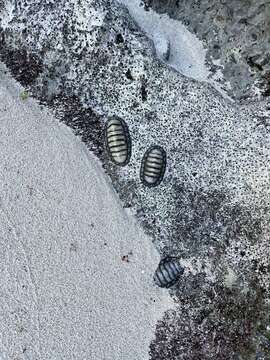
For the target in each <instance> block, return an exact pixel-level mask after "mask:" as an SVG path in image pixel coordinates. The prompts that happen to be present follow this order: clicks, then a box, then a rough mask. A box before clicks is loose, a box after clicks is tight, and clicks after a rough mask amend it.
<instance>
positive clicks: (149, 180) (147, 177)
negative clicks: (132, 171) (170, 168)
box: [140, 145, 167, 187]
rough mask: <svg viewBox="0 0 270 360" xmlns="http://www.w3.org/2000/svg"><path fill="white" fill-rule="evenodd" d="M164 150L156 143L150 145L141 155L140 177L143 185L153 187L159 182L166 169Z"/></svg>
mask: <svg viewBox="0 0 270 360" xmlns="http://www.w3.org/2000/svg"><path fill="white" fill-rule="evenodd" d="M166 163H167V160H166V152H165V150H164V149H163V148H162V147H161V146H158V145H154V146H151V147H150V148H149V149H148V150H147V151H146V153H145V154H144V156H143V159H142V165H141V171H140V177H141V181H142V183H143V184H144V185H146V186H148V187H154V186H157V185H159V184H160V183H161V181H162V180H163V177H164V173H165V170H166Z"/></svg>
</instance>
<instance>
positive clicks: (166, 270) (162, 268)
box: [154, 257, 184, 288]
mask: <svg viewBox="0 0 270 360" xmlns="http://www.w3.org/2000/svg"><path fill="white" fill-rule="evenodd" d="M183 272H184V269H183V267H182V266H181V265H180V262H179V259H177V258H172V257H167V258H165V259H163V260H161V261H160V263H159V265H158V268H157V270H156V272H155V274H154V282H155V284H156V285H158V286H159V287H161V288H169V287H171V286H173V285H174V284H175V283H176V282H177V281H178V279H179V276H180V275H181V274H183Z"/></svg>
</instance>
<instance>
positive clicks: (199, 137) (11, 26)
mask: <svg viewBox="0 0 270 360" xmlns="http://www.w3.org/2000/svg"><path fill="white" fill-rule="evenodd" d="M134 1H135V0H134ZM179 3H180V2H179ZM130 4H131V5H130V6H131V7H132V4H133V2H132V1H131V0H130ZM142 6H143V4H142ZM217 6H218V5H217ZM145 11H147V9H145ZM130 12H131V14H132V11H131V10H130ZM1 14H2V20H0V29H1V39H2V40H1V43H0V57H1V59H2V61H4V62H5V63H6V65H7V66H8V67H9V69H10V70H11V72H12V73H13V75H14V76H15V77H16V78H17V79H18V80H19V81H21V83H22V84H23V85H24V86H26V87H27V89H29V91H31V92H32V94H33V95H34V96H36V97H37V98H38V99H40V101H42V102H43V103H46V104H48V105H49V106H50V107H51V108H52V109H54V111H55V114H56V116H57V117H58V118H59V119H60V120H61V121H64V122H65V123H66V124H68V125H69V126H71V127H72V128H73V129H74V131H75V133H76V134H78V135H80V136H81V137H82V139H83V141H85V142H86V144H87V146H88V147H89V149H90V150H92V151H94V152H95V153H96V154H97V155H98V156H99V157H100V159H101V160H102V161H103V164H104V167H105V169H106V171H107V173H108V174H109V175H110V176H111V178H112V181H113V184H114V187H115V189H116V190H117V192H118V194H119V196H120V198H121V200H122V202H123V205H124V206H125V207H126V208H129V209H130V212H131V213H132V214H135V215H136V216H137V218H138V219H139V221H140V222H141V223H142V224H143V225H144V228H145V231H147V232H148V233H149V234H150V235H151V236H152V238H153V242H154V244H155V246H156V247H157V249H158V250H159V251H160V253H161V255H162V256H165V255H173V256H176V257H178V258H179V259H180V260H181V263H182V265H183V266H184V267H185V272H184V275H183V276H182V278H181V280H180V281H179V282H178V283H177V285H176V286H175V287H174V288H173V289H172V290H171V291H170V292H171V295H172V296H173V297H174V299H175V301H176V302H177V308H176V309H175V310H173V311H169V312H168V313H167V314H166V315H165V316H164V318H163V319H161V320H160V322H159V323H158V324H157V328H156V338H155V339H154V340H153V341H152V343H151V346H150V358H151V359H152V360H161V359H162V360H163V359H167V360H168V359H169V360H182V359H183V360H193V359H194V360H195V359H196V360H198V359H200V360H204V359H215V360H216V359H220V360H223V359H224V360H234V359H238V360H240V359H245V360H253V359H260V360H262V359H269V358H270V345H269V344H270V343H269V269H270V264H269V255H270V254H269V252H270V249H269V230H270V226H269V205H270V201H269V200H270V187H269V179H270V177H269V158H270V132H269V126H270V123H269V110H270V108H269V105H268V103H267V100H265V99H263V100H262V101H260V102H253V103H252V102H250V103H246V104H245V105H241V104H240V103H238V102H232V101H230V100H229V99H228V98H226V97H224V96H222V94H220V93H219V92H218V91H217V90H216V89H214V88H213V87H212V86H210V85H209V83H207V82H205V81H204V82H198V81H195V80H194V79H191V78H188V77H186V76H183V75H182V74H181V73H179V72H177V71H175V70H174V69H172V68H171V66H167V65H170V64H167V63H166V61H164V59H163V60H162V61H161V60H160V59H158V58H157V54H158V52H157V49H155V41H153V39H150V38H148V37H147V36H146V34H145V33H144V32H143V31H142V30H140V28H139V27H138V26H137V25H136V23H135V22H134V21H133V19H132V18H131V16H130V15H129V13H128V11H127V10H126V9H125V8H124V7H123V6H122V5H121V4H119V3H117V2H113V1H109V0H99V1H98V0H96V1H91V0H73V1H71V0H70V1H33V0H27V1H24V2H20V1H17V2H16V6H15V5H14V3H13V1H8V0H6V1H5V4H4V6H3V7H2V12H1ZM153 19H156V17H155V16H153V18H152V20H153ZM168 21H169V18H168ZM174 21H175V20H174ZM141 26H142V25H141ZM180 28H181V27H179V29H180ZM179 31H180V30H179ZM185 31H187V29H185ZM164 33H166V32H164ZM195 43H196V42H194V43H193V44H195ZM194 46H195V45H194ZM196 49H197V48H195V49H194V51H195V52H196ZM197 50H198V49H197ZM170 51H173V50H172V49H170ZM198 54H201V52H200V51H199V50H198ZM183 58H185V61H186V62H185V64H187V61H188V59H187V58H186V57H183ZM165 60H166V59H165ZM168 62H169V60H168ZM190 64H191V65H192V64H194V62H193V60H192V59H191V61H190ZM180 65H181V64H180ZM243 68H244V67H243ZM179 69H181V66H179ZM184 69H186V67H184ZM241 69H242V68H241ZM186 75H187V74H186ZM239 84H242V81H241V76H240V77H239ZM234 97H237V96H234ZM112 114H116V115H117V116H120V117H122V118H123V119H125V120H126V122H127V124H128V126H129V129H130V133H131V136H132V145H133V155H132V160H131V163H130V164H129V166H127V167H125V168H123V169H118V168H115V167H114V166H113V165H112V164H111V163H110V162H109V161H108V159H107V158H106V155H105V154H104V152H103V134H102V129H103V125H104V122H105V121H106V119H107V117H108V116H109V115H112ZM151 144H159V145H161V146H163V147H164V148H165V149H166V151H167V155H168V168H167V171H166V174H165V179H164V181H163V183H162V184H161V185H160V186H159V187H158V188H156V189H146V188H145V187H144V186H143V185H142V184H141V183H140V181H139V176H138V173H139V167H140V161H141V158H142V156H143V153H144V152H145V151H146V149H147V148H148V147H149V146H150V145H151Z"/></svg>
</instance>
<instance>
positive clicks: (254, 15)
mask: <svg viewBox="0 0 270 360" xmlns="http://www.w3.org/2000/svg"><path fill="white" fill-rule="evenodd" d="M145 6H146V8H149V7H151V8H153V9H154V10H156V11H158V12H159V13H166V14H168V15H169V16H170V17H171V18H172V19H178V20H180V21H182V22H183V23H184V24H185V25H186V26H187V27H188V29H190V30H191V31H192V32H194V33H195V34H197V35H198V37H199V38H200V39H201V40H203V41H204V43H205V45H206V47H207V49H208V52H207V58H208V62H209V65H210V66H211V68H212V71H213V76H214V77H219V78H220V80H219V81H220V83H221V84H222V86H223V88H224V89H225V90H226V91H227V92H228V93H229V94H230V96H232V97H233V98H235V99H237V100H241V101H245V100H248V101H249V100H250V99H253V98H261V97H262V98H264V97H268V96H269V95H270V82H269V81H270V63H269V60H270V52H269V31H270V3H269V1H265V0H225V1H221V0H219V1H214V0H210V1H209V0H201V1H197V0H191V1H190V0H180V1H179V0H145ZM220 73H222V74H223V76H222V77H220V76H219V75H218V74H220Z"/></svg>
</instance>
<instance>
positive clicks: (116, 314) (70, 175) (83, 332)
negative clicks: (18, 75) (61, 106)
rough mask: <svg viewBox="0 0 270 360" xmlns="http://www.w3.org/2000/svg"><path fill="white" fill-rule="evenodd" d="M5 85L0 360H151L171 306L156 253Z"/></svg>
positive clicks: (61, 133)
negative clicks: (157, 275)
mask: <svg viewBox="0 0 270 360" xmlns="http://www.w3.org/2000/svg"><path fill="white" fill-rule="evenodd" d="M0 79H1V82H0V164H1V171H0V304H1V306H0V359H1V360H2V359H4V360H9V359H14V360H15V359H16V360H19V359H42V360H47V359H50V360H60V359H76V360H80V359H89V360H91V359H93V360H101V359H102V360H110V359H112V360H118V359H123V360H127V359H128V360H133V359H134V360H146V359H148V347H149V343H150V341H151V339H152V338H153V336H154V329H155V323H156V321H157V320H158V319H159V318H161V317H162V314H163V312H164V311H165V310H166V309H168V308H169V307H171V306H173V305H172V303H171V301H170V299H169V297H168V294H167V292H166V291H162V290H160V289H158V288H156V287H154V286H153V284H152V275H153V272H154V270H155V268H156V266H157V264H158V262H159V256H158V254H157V253H156V251H155V249H154V248H153V246H152V244H151V241H150V239H149V238H147V237H146V236H145V235H144V234H143V232H142V231H141V229H139V228H138V227H137V225H136V223H135V222H134V220H133V219H132V218H131V217H129V216H128V214H126V213H125V212H124V210H123V209H122V208H121V204H120V203H119V201H118V199H117V197H116V195H115V193H114V191H113V189H112V188H111V186H110V183H109V181H108V180H107V178H106V176H105V174H104V173H103V171H102V169H101V166H100V165H99V163H98V162H97V161H96V159H94V158H93V156H91V154H89V153H88V151H87V150H86V148H85V147H84V145H83V144H82V143H81V142H80V140H79V139H78V138H76V137H75V136H74V135H73V134H72V132H71V131H70V130H69V129H67V128H66V127H65V126H63V125H60V124H58V122H57V120H55V119H54V118H53V117H52V115H51V114H50V113H49V112H48V111H47V110H46V109H44V108H41V107H40V106H39V105H38V104H37V103H36V102H35V101H33V100H32V99H30V98H28V99H25V97H26V96H22V91H23V89H21V88H20V87H19V86H18V85H17V84H16V83H15V81H13V80H12V79H11V78H10V76H9V75H7V74H6V70H5V68H4V67H3V66H2V65H1V64H0ZM125 255H128V258H129V262H126V261H123V259H122V256H125Z"/></svg>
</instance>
